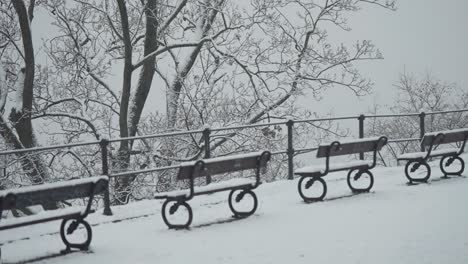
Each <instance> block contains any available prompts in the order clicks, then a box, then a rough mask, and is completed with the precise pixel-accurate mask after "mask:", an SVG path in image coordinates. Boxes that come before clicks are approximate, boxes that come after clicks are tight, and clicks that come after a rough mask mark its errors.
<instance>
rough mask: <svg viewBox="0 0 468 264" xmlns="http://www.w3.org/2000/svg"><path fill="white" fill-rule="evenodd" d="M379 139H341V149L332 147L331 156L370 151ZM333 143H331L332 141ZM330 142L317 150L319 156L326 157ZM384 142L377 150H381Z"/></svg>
mask: <svg viewBox="0 0 468 264" xmlns="http://www.w3.org/2000/svg"><path fill="white" fill-rule="evenodd" d="M378 141H379V138H378V137H372V138H361V139H356V140H349V141H340V148H339V149H334V148H332V149H330V153H329V155H330V156H341V155H349V154H356V153H361V152H369V151H374V150H375V144H376V143H377V142H378ZM330 144H331V143H330ZM330 144H322V145H320V146H319V148H318V150H317V158H324V157H326V156H327V152H328V149H329V148H330ZM383 145H384V144H379V145H378V146H377V150H381V149H382V147H383Z"/></svg>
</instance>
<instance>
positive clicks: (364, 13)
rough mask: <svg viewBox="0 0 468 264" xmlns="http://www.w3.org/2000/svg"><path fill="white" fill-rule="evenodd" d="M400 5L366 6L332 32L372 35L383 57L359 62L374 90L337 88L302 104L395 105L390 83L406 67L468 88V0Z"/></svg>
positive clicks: (361, 108) (354, 109) (343, 109)
mask: <svg viewBox="0 0 468 264" xmlns="http://www.w3.org/2000/svg"><path fill="white" fill-rule="evenodd" d="M397 7H398V10H397V11H395V12H392V11H389V10H385V9H382V8H376V7H370V8H369V7H366V8H365V9H363V10H361V11H360V12H358V13H356V14H353V15H352V16H351V17H349V26H350V27H351V28H352V31H350V32H346V33H339V34H336V32H335V34H333V35H332V34H331V35H330V36H332V37H334V39H336V40H337V41H339V40H340V39H342V40H343V42H347V41H355V40H358V39H368V40H371V41H372V42H373V43H375V44H376V46H377V47H378V48H379V49H380V51H381V52H382V53H383V56H384V60H377V61H372V62H368V61H367V62H363V63H361V64H360V67H359V68H360V69H362V74H363V75H365V76H368V77H370V78H371V79H372V80H373V82H374V83H375V85H374V93H373V94H372V95H370V96H367V97H365V98H360V99H358V98H356V97H354V96H353V93H351V92H350V91H346V90H344V89H336V90H333V91H332V90H330V91H329V92H328V93H327V94H328V95H329V96H328V97H327V96H325V97H324V99H323V100H322V101H320V102H318V103H317V102H311V101H310V99H308V98H303V99H302V100H301V104H304V105H307V107H308V108H309V109H311V110H313V111H316V112H318V113H324V112H326V111H327V110H331V111H333V113H334V114H336V115H347V114H359V113H364V112H367V110H368V109H369V107H370V106H371V105H372V104H373V101H375V102H377V103H379V104H391V103H392V102H393V99H394V97H395V93H396V91H395V88H394V87H393V86H392V84H394V83H395V82H396V81H397V80H398V76H399V73H400V72H403V70H404V69H405V68H406V71H407V72H415V73H425V72H426V71H429V72H431V73H432V74H433V75H434V76H436V77H438V78H439V79H442V80H446V81H450V82H456V83H457V84H458V86H460V87H462V88H463V89H468V88H467V85H468V72H467V69H468V51H467V48H468V36H467V29H466V26H467V25H468V16H467V12H468V1H466V0H445V1H440V0H399V1H398V2H397ZM336 98H338V100H336ZM335 100H336V101H335Z"/></svg>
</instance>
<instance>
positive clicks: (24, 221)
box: [0, 207, 86, 231]
mask: <svg viewBox="0 0 468 264" xmlns="http://www.w3.org/2000/svg"><path fill="white" fill-rule="evenodd" d="M85 211H86V209H85V208H83V207H69V208H65V209H58V210H52V211H43V212H41V213H38V214H35V215H31V216H24V217H16V218H11V219H9V218H7V219H2V221H0V231H1V230H6V229H12V228H17V227H22V226H27V225H33V224H39V223H44V222H49V221H54V220H60V219H69V218H77V217H79V216H80V215H82V214H84V212H85Z"/></svg>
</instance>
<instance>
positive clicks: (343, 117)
mask: <svg viewBox="0 0 468 264" xmlns="http://www.w3.org/2000/svg"><path fill="white" fill-rule="evenodd" d="M357 118H359V116H341V117H329V118H313V119H299V120H293V121H294V123H308V122H320V121H333V120H346V119H357Z"/></svg>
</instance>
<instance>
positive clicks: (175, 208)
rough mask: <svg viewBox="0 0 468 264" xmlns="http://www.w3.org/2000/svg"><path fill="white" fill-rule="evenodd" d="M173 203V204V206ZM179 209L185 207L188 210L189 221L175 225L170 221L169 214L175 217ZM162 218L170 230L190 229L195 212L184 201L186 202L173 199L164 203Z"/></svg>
mask: <svg viewBox="0 0 468 264" xmlns="http://www.w3.org/2000/svg"><path fill="white" fill-rule="evenodd" d="M171 203H173V204H172V205H171V206H168V205H170V204H171ZM179 207H184V208H185V209H186V210H187V213H188V216H187V221H186V222H185V223H183V224H173V223H171V221H170V220H169V219H168V217H167V214H168V213H169V215H174V214H175V213H176V212H177V211H178V210H179ZM161 213H162V217H163V220H164V223H165V224H166V225H167V226H168V227H169V228H174V229H182V228H188V227H189V226H190V224H191V223H192V220H193V212H192V208H191V207H190V205H189V204H188V203H187V202H186V201H184V200H173V199H167V200H166V201H164V203H163V206H162V212H161Z"/></svg>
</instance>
